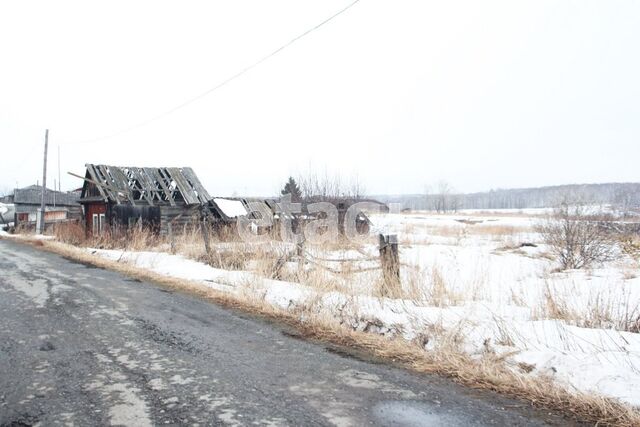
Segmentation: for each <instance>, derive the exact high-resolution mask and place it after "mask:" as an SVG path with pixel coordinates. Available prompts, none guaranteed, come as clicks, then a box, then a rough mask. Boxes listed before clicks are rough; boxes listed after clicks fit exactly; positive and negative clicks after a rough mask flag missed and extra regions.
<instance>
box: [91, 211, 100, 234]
mask: <svg viewBox="0 0 640 427" xmlns="http://www.w3.org/2000/svg"><path fill="white" fill-rule="evenodd" d="M91 225H92V230H93V235H94V236H97V235H98V231H99V228H98V214H93V216H92V217H91Z"/></svg>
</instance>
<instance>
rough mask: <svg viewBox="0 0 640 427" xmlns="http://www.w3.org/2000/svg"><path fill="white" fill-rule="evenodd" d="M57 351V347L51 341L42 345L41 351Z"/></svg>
mask: <svg viewBox="0 0 640 427" xmlns="http://www.w3.org/2000/svg"><path fill="white" fill-rule="evenodd" d="M55 349H56V346H55V345H53V344H52V343H51V342H49V341H45V342H43V343H42V345H40V351H53V350H55Z"/></svg>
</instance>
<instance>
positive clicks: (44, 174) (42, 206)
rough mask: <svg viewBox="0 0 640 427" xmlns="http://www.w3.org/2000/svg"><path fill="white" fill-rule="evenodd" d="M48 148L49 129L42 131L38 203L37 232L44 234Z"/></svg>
mask: <svg viewBox="0 0 640 427" xmlns="http://www.w3.org/2000/svg"><path fill="white" fill-rule="evenodd" d="M48 149H49V129H47V130H46V131H45V132H44V165H43V166H42V203H40V224H39V226H40V228H39V230H38V233H40V234H44V210H45V196H46V194H47V150H48Z"/></svg>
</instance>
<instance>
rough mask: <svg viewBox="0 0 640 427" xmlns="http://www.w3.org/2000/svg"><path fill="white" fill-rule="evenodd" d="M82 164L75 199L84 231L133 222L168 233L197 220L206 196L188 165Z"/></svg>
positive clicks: (93, 232)
mask: <svg viewBox="0 0 640 427" xmlns="http://www.w3.org/2000/svg"><path fill="white" fill-rule="evenodd" d="M85 166H86V168H87V169H86V173H85V176H84V178H83V179H84V185H83V186H82V192H81V194H80V200H79V202H80V204H82V206H83V208H84V222H85V226H86V231H87V233H88V234H94V235H96V234H100V233H102V232H104V231H105V230H111V231H117V230H119V229H127V228H130V227H132V226H135V225H137V226H140V227H145V228H147V229H149V230H152V231H153V232H156V233H160V234H168V233H169V232H170V230H172V229H180V228H183V227H186V226H187V225H195V224H197V223H198V221H200V219H201V215H202V207H203V206H206V205H208V203H209V200H210V196H209V194H208V193H207V190H205V189H204V187H203V186H202V184H201V183H200V181H199V180H198V177H197V176H196V174H195V173H194V172H193V170H192V169H191V168H189V167H182V168H171V167H119V166H107V165H93V164H87V165H85Z"/></svg>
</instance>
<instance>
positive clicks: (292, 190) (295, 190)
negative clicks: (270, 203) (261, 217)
mask: <svg viewBox="0 0 640 427" xmlns="http://www.w3.org/2000/svg"><path fill="white" fill-rule="evenodd" d="M280 194H282V195H283V196H284V195H286V194H291V201H292V202H300V201H301V200H302V192H301V191H300V187H298V183H297V182H296V180H295V179H293V177H292V176H290V177H289V180H288V181H287V183H286V184H285V185H284V188H283V189H282V191H281V192H280Z"/></svg>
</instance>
